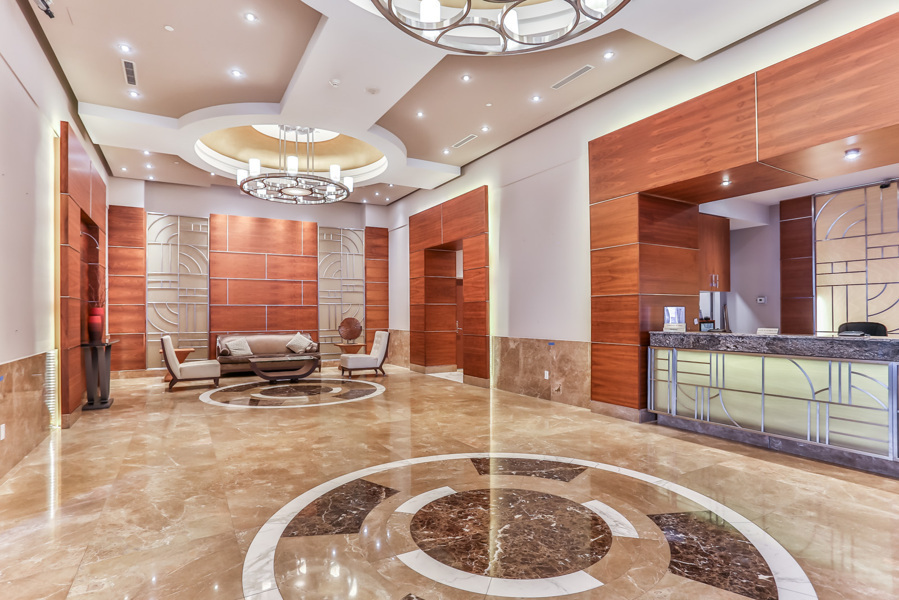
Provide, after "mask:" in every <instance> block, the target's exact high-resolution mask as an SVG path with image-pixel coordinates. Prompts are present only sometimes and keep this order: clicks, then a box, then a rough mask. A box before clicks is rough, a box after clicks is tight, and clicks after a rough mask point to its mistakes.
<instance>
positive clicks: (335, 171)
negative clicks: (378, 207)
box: [237, 125, 353, 204]
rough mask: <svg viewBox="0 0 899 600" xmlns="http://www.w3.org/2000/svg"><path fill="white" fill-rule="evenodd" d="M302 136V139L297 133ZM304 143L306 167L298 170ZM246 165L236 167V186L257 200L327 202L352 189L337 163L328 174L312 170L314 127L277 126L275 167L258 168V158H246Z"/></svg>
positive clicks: (259, 166)
mask: <svg viewBox="0 0 899 600" xmlns="http://www.w3.org/2000/svg"><path fill="white" fill-rule="evenodd" d="M301 136H302V137H303V138H305V140H304V141H303V142H301V141H300V137H301ZM301 143H304V144H305V146H306V170H305V171H300V170H299V168H300V158H299V149H300V144H301ZM291 150H293V152H291ZM248 167H249V169H248V170H247V169H238V171H237V185H238V186H239V187H240V190H241V191H242V192H243V193H245V194H249V195H250V196H254V197H256V198H259V199H261V200H269V201H271V202H282V203H284V204H330V203H331V202H340V201H341V200H346V199H347V197H348V196H349V195H350V193H351V192H352V191H353V178H352V177H344V178H343V181H341V180H340V165H331V167H330V169H329V173H328V174H329V177H323V176H321V175H317V174H316V173H315V129H314V128H312V127H292V126H290V125H279V126H278V171H277V172H273V173H263V172H262V162H261V161H260V160H259V159H258V158H251V159H250V160H249V165H248Z"/></svg>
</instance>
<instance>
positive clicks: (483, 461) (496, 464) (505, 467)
mask: <svg viewBox="0 0 899 600" xmlns="http://www.w3.org/2000/svg"><path fill="white" fill-rule="evenodd" d="M471 462H472V464H474V468H475V469H477V470H478V473H480V474H481V475H490V474H491V473H492V474H495V475H527V476H529V477H543V478H544V479H555V480H556V481H564V482H566V483H568V482H569V481H571V480H572V479H574V478H575V477H577V476H578V475H580V474H581V473H583V472H584V471H586V470H587V467H581V466H579V465H572V464H568V463H563V462H558V461H554V460H533V459H527V458H472V459H471Z"/></svg>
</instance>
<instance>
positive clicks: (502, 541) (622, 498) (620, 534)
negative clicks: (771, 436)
mask: <svg viewBox="0 0 899 600" xmlns="http://www.w3.org/2000/svg"><path fill="white" fill-rule="evenodd" d="M387 372H388V375H387V376H386V377H373V376H363V377H359V378H354V382H355V381H358V382H360V383H359V384H358V385H356V384H353V385H351V384H349V383H348V382H347V381H345V380H342V379H341V378H340V377H339V375H338V374H337V371H336V369H325V371H324V373H322V374H321V376H320V378H319V377H318V376H316V378H310V379H306V380H303V381H302V382H301V383H299V384H289V383H282V384H276V385H277V386H281V387H280V388H278V389H273V388H275V387H276V386H267V385H255V384H258V380H256V379H254V378H250V377H246V378H226V379H225V380H223V387H224V386H226V385H227V386H237V387H231V388H228V389H226V390H220V391H219V392H215V393H213V394H209V395H207V396H206V400H213V401H212V402H208V401H201V399H200V397H201V396H203V395H204V394H205V393H206V392H209V391H210V390H209V388H207V387H205V386H204V385H197V386H192V385H188V384H180V385H179V386H178V387H176V389H175V392H174V393H165V392H164V385H163V383H162V382H161V381H160V380H157V379H155V378H154V379H127V380H118V381H115V382H114V384H113V394H114V396H115V398H116V401H115V404H114V406H113V408H112V409H111V410H110V411H103V412H98V413H86V414H85V415H84V416H83V417H82V418H81V419H80V420H79V421H78V422H77V423H76V425H75V426H74V428H72V429H71V430H66V431H56V432H54V433H53V434H52V436H51V437H50V438H49V439H48V440H46V441H45V442H44V443H43V444H42V445H41V446H40V447H38V448H37V449H36V450H35V451H34V452H32V453H31V454H30V455H29V456H28V457H27V458H26V459H25V460H24V461H23V462H22V463H20V464H19V465H18V466H17V467H15V468H14V469H13V470H12V471H11V472H10V473H9V474H7V475H6V476H5V477H4V478H2V479H0V598H2V599H4V600H22V599H28V600H35V599H42V598H51V599H62V598H78V599H81V598H90V599H92V600H93V599H97V600H105V599H107V598H108V599H117V600H122V599H127V600H135V599H148V600H149V599H169V598H172V599H175V598H177V599H181V598H183V599H186V600H188V599H189V600H194V599H207V598H208V599H226V600H238V599H241V598H245V597H249V598H255V599H257V600H277V599H278V598H283V599H285V600H286V599H299V598H304V599H306V598H308V599H324V598H330V599H337V598H373V599H382V598H383V599H385V600H404V599H415V598H420V599H421V600H445V599H471V598H488V599H492V598H510V597H511V598H532V597H553V598H568V599H571V600H580V599H587V598H589V599H591V600H601V599H608V600H621V599H624V598H644V599H672V600H674V599H683V600H688V599H690V600H692V599H710V600H718V599H721V600H727V599H730V600H739V599H740V598H757V599H760V600H769V599H774V598H778V599H787V598H795V599H797V600H802V599H803V598H815V597H818V598H822V599H848V598H865V599H867V598H878V599H879V598H884V599H886V598H897V597H899V515H897V514H896V513H897V511H896V510H895V507H896V506H897V505H899V481H896V480H892V479H888V478H883V477H878V476H875V475H869V474H865V473H860V472H856V471H851V470H848V469H842V468H839V467H834V466H830V465H825V464H821V463H816V462H813V461H809V460H805V459H799V458H794V457H789V456H785V455H780V454H774V453H771V452H768V451H765V450H762V449H757V448H753V447H749V446H744V445H740V444H735V443H731V442H726V441H721V440H715V439H711V438H705V437H702V436H698V435H694V434H689V433H685V432H680V431H675V430H669V429H664V428H660V427H657V426H654V425H635V424H632V423H627V422H623V421H618V420H615V419H611V418H607V417H603V416H600V415H595V414H592V413H590V412H589V411H587V410H585V409H581V408H576V407H572V406H568V405H563V404H554V403H550V402H547V401H543V400H537V399H532V398H526V397H523V396H518V395H515V394H510V393H505V392H501V391H497V390H492V391H491V390H484V389H481V388H477V387H473V386H466V385H463V384H460V383H456V382H453V381H449V380H446V379H441V378H435V377H430V376H425V375H418V374H413V373H410V372H409V371H406V370H404V369H399V368H391V367H387ZM320 379H321V380H320ZM251 384H254V385H251ZM371 384H377V385H374V386H373V385H371ZM381 386H383V387H381ZM343 394H348V395H347V396H346V397H343V398H341V397H339V396H341V395H343ZM254 396H255V398H254ZM267 407H268V408H273V407H280V410H252V409H253V408H267Z"/></svg>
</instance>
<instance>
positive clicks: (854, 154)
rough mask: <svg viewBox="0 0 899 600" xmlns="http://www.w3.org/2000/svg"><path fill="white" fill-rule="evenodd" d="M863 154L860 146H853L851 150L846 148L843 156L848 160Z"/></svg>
mask: <svg viewBox="0 0 899 600" xmlns="http://www.w3.org/2000/svg"><path fill="white" fill-rule="evenodd" d="M861 155H862V151H861V149H859V148H852V149H850V150H846V152H845V153H844V154H843V158H845V159H846V160H856V159H857V158H858V157H859V156H861Z"/></svg>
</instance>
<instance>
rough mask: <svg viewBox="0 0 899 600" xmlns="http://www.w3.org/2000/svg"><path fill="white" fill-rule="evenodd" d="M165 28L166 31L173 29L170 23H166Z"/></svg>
mask: <svg viewBox="0 0 899 600" xmlns="http://www.w3.org/2000/svg"><path fill="white" fill-rule="evenodd" d="M165 30H166V31H175V28H174V27H172V26H171V25H166V26H165Z"/></svg>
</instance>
